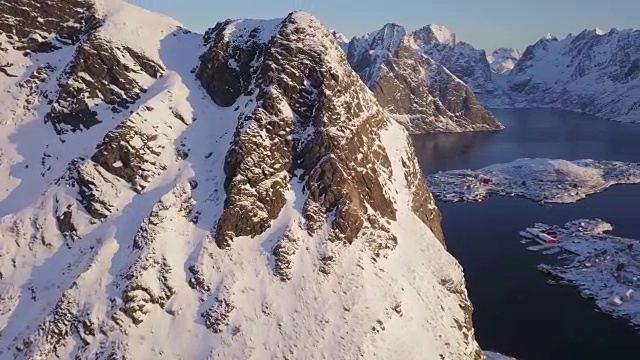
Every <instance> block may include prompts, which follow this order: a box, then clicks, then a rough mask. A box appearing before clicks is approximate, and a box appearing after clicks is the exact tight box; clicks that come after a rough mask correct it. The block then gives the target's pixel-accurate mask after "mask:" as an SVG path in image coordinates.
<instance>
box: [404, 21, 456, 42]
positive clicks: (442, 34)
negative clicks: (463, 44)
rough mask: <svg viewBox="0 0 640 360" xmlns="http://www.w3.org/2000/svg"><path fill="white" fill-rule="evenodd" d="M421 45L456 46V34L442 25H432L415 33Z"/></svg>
mask: <svg viewBox="0 0 640 360" xmlns="http://www.w3.org/2000/svg"><path fill="white" fill-rule="evenodd" d="M413 35H414V37H415V38H416V40H417V42H418V44H419V45H426V46H431V45H436V44H445V45H450V46H455V44H456V34H455V33H452V32H451V31H449V29H447V28H446V27H444V26H442V25H434V24H430V25H427V26H424V27H422V28H420V29H418V30H416V31H414V32H413Z"/></svg>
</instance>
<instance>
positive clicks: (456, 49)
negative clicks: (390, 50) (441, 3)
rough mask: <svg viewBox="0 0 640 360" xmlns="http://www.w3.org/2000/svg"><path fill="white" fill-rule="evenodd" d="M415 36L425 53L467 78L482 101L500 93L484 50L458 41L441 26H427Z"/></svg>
mask: <svg viewBox="0 0 640 360" xmlns="http://www.w3.org/2000/svg"><path fill="white" fill-rule="evenodd" d="M412 36H413V38H414V39H415V41H416V43H417V44H418V46H419V47H420V49H421V50H422V52H424V53H425V54H426V55H428V56H429V57H430V58H431V59H433V60H435V61H436V62H438V63H440V64H442V65H443V66H444V67H445V68H447V70H449V71H451V73H453V74H454V75H455V76H456V77H458V78H459V79H460V80H462V81H464V82H465V83H466V84H467V85H468V86H469V87H470V88H471V90H473V92H474V93H476V95H477V96H478V98H479V99H480V100H483V99H484V98H486V97H488V96H495V95H497V94H499V93H500V89H499V88H498V87H497V86H496V85H495V84H494V83H493V81H492V78H491V68H490V66H489V64H488V63H487V54H486V52H485V51H484V50H479V49H476V48H474V47H473V46H472V45H471V44H468V43H466V42H464V41H457V40H456V35H455V33H452V32H451V31H450V30H448V29H447V28H445V27H444V26H440V25H427V26H424V27H423V28H421V29H418V30H416V31H414V32H413V33H412Z"/></svg>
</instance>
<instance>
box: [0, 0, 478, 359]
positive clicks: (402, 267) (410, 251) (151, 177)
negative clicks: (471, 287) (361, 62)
mask: <svg viewBox="0 0 640 360" xmlns="http://www.w3.org/2000/svg"><path fill="white" fill-rule="evenodd" d="M0 3H2V6H3V8H4V9H7V11H6V12H4V13H3V14H2V17H1V18H0V19H1V21H0V24H1V26H2V29H3V32H2V35H1V42H0V44H1V47H2V48H3V49H5V50H4V51H3V52H0V58H1V59H2V61H0V62H1V63H2V64H8V65H3V66H2V68H1V69H2V74H0V89H1V90H2V91H1V92H0V94H2V95H1V96H0V103H1V104H2V107H3V109H5V114H6V116H4V117H3V118H2V120H1V121H2V122H1V123H0V128H1V131H0V136H1V139H0V160H1V161H0V167H2V169H3V171H1V172H0V173H1V174H2V178H1V179H0V191H1V192H0V215H1V216H2V217H1V219H0V234H2V235H0V236H1V237H2V241H1V242H0V257H1V258H2V259H3V261H2V262H0V271H1V274H2V281H1V282H0V327H1V328H2V334H1V336H0V357H2V358H5V357H6V358H14V359H50V358H53V357H59V358H77V359H114V358H118V359H136V360H138V359H204V358H214V359H218V358H225V359H248V358H252V359H287V358H288V359H299V358H305V359H326V358H336V359H354V358H367V359H375V358H381V359H383V358H402V359H425V358H427V359H431V358H434V359H438V358H447V359H481V358H483V357H484V355H483V354H482V352H481V351H480V350H479V348H478V345H477V344H476V342H475V340H474V337H473V328H472V326H471V305H470V303H469V300H468V297H467V294H466V290H465V287H464V278H463V274H462V270H461V268H460V266H459V265H458V264H457V262H456V261H455V260H454V259H453V257H451V256H450V255H449V254H448V253H447V252H446V250H445V248H444V246H443V245H442V244H441V242H440V241H439V240H438V238H437V237H441V232H440V228H439V213H438V211H437V209H436V208H435V205H434V201H433V198H432V196H431V194H430V193H429V192H428V189H427V188H426V186H425V184H424V181H423V180H422V177H421V174H420V170H419V167H418V164H417V161H416V158H415V155H414V153H413V150H412V148H411V147H410V146H409V142H408V135H407V132H406V131H405V130H404V128H403V127H401V126H400V125H399V124H398V123H396V122H395V121H393V120H391V119H389V118H388V117H387V116H386V115H385V113H384V111H383V110H382V109H381V108H380V106H379V105H378V103H377V102H376V100H375V98H374V97H373V95H372V94H371V93H370V92H369V91H368V90H367V88H366V86H365V85H364V84H363V83H362V82H361V81H360V79H359V77H358V75H356V74H355V73H354V72H353V71H352V70H351V69H350V67H349V66H348V63H347V60H346V58H345V56H344V54H343V53H342V51H341V50H340V47H339V44H338V43H337V42H336V41H335V39H334V37H333V35H332V33H331V32H330V31H328V30H326V29H325V28H324V27H323V26H322V25H321V24H320V23H319V22H318V21H317V20H316V19H314V18H313V17H311V16H309V15H307V14H305V13H293V14H291V15H289V16H288V17H287V18H285V19H277V20H270V21H260V20H241V21H226V22H224V23H220V24H218V25H217V26H216V27H214V28H213V29H211V30H210V31H208V32H207V33H206V35H205V36H204V37H202V36H200V35H197V34H193V33H190V32H189V31H187V30H185V29H183V28H182V27H181V26H180V25H179V24H177V23H176V22H174V21H173V20H171V19H168V18H166V17H163V16H160V15H157V14H153V13H150V12H148V11H144V10H141V9H139V8H137V7H134V6H132V5H129V4H126V3H122V2H119V1H115V0H114V1H104V2H93V1H80V0H75V1H70V2H65V3H64V4H58V3H47V4H43V3H41V2H35V1H27V0H24V1H19V2H14V1H2V0H0ZM25 9H27V10H28V11H25ZM45 12H46V13H47V14H49V17H50V21H48V22H38V21H34V18H37V16H38V14H40V13H45ZM25 20H28V21H25ZM15 24H27V25H28V26H27V27H24V26H20V27H19V26H16V25H15ZM33 34H37V35H33ZM434 233H435V234H436V235H435V236H434ZM436 236H437V237H436Z"/></svg>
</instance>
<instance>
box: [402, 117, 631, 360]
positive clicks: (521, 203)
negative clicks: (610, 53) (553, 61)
mask: <svg viewBox="0 0 640 360" xmlns="http://www.w3.org/2000/svg"><path fill="white" fill-rule="evenodd" d="M494 113H495V114H496V116H497V117H498V118H499V119H500V120H501V121H502V122H503V123H504V124H505V126H506V127H507V129H506V130H504V131H502V132H497V133H479V134H469V133H467V134H434V135H420V136H416V137H414V145H415V147H416V152H417V155H418V157H419V160H420V163H421V166H422V168H423V171H425V173H433V172H435V171H442V170H450V169H459V168H470V169H477V168H480V167H484V166H487V165H490V164H494V163H502V162H509V161H512V160H515V159H517V158H521V157H550V158H559V159H566V160H575V159H583V158H591V159H598V160H620V161H634V162H638V161H640V146H639V145H638V140H639V139H640V125H633V124H620V123H615V122H610V121H606V120H602V119H598V118H595V117H591V116H588V115H583V114H575V113H571V112H565V111H557V110H547V109H527V110H495V111H494ZM438 205H439V207H440V210H441V211H442V214H443V222H442V225H443V229H444V232H445V239H446V242H447V246H448V248H449V251H451V252H452V254H453V255H454V256H455V257H456V258H457V259H458V260H459V261H460V263H461V264H462V265H463V267H464V269H465V274H466V278H467V284H468V289H469V295H470V297H471V300H472V302H473V304H474V306H475V312H474V324H475V327H476V330H477V334H476V335H477V339H478V341H479V342H480V344H481V346H482V347H483V348H485V349H488V350H496V351H499V352H503V353H506V354H509V355H512V356H516V357H517V358H518V359H522V360H529V359H534V360H535V359H544V360H553V359H563V360H566V359H617V358H636V357H638V358H640V355H639V354H640V335H639V334H638V332H637V331H636V330H635V329H634V328H633V327H631V326H630V325H629V324H628V323H627V322H626V321H624V320H621V319H614V318H612V317H611V316H609V315H606V314H603V313H600V312H597V311H596V307H595V304H594V303H593V302H592V301H590V300H586V299H583V298H582V297H581V296H580V295H579V293H578V291H577V290H576V289H575V288H573V287H562V286H551V285H548V284H547V278H546V277H545V276H544V275H543V274H542V273H540V272H539V271H538V270H537V269H536V266H537V265H538V264H540V263H544V262H549V261H552V260H553V257H552V256H551V255H543V254H541V253H534V252H530V251H527V250H526V246H525V245H523V244H521V243H520V242H519V238H518V232H519V231H520V230H522V229H524V228H525V227H528V226H531V225H532V224H533V223H535V222H544V223H548V224H558V225H561V224H564V223H566V222H568V221H571V220H575V219H578V218H601V219H603V220H605V221H607V222H610V223H611V224H613V226H614V233H615V234H616V235H620V236H626V237H631V238H638V239H640V186H638V185H621V186H615V187H613V188H611V189H609V190H607V191H605V192H603V193H600V194H596V195H593V196H590V197H588V198H587V199H585V200H582V201H579V202H577V203H575V204H568V205H553V206H540V205H538V204H536V203H534V202H532V201H530V200H527V199H524V198H505V197H493V198H490V199H488V200H486V201H484V202H482V203H470V204H465V203H457V204H452V203H442V202H439V203H438Z"/></svg>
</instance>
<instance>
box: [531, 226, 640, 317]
mask: <svg viewBox="0 0 640 360" xmlns="http://www.w3.org/2000/svg"><path fill="white" fill-rule="evenodd" d="M611 230H613V227H612V226H611V224H609V223H607V222H605V221H602V220H600V219H595V220H585V219H581V220H575V221H571V222H569V223H567V224H565V225H564V226H562V227H557V226H554V227H551V226H549V225H545V224H536V225H535V226H534V227H533V228H529V229H527V230H525V231H523V232H521V235H523V237H526V238H532V237H534V235H533V234H532V233H538V236H540V234H543V233H545V232H546V233H552V234H553V235H552V236H553V237H554V238H555V239H554V241H552V242H550V243H549V244H546V245H541V246H537V247H535V246H534V247H529V249H531V250H534V248H535V249H536V250H542V249H544V252H545V253H547V254H558V255H557V257H558V259H559V260H558V261H556V262H555V264H552V265H547V264H542V265H539V266H538V269H540V270H541V271H542V272H544V273H545V274H548V275H549V276H551V279H550V280H549V283H550V284H562V285H572V286H576V287H578V289H579V290H580V294H581V295H582V296H583V297H585V298H588V299H593V300H594V301H595V303H596V305H597V306H598V308H600V309H601V310H602V311H603V312H605V313H607V314H611V315H613V316H616V317H623V318H625V319H628V320H629V321H630V322H631V323H633V324H634V325H640V296H638V295H637V294H636V292H637V291H639V289H640V242H639V241H638V240H634V239H626V238H621V237H617V236H613V235H609V234H606V232H608V231H611ZM527 233H529V234H531V235H528V236H527ZM535 238H537V236H535Z"/></svg>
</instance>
